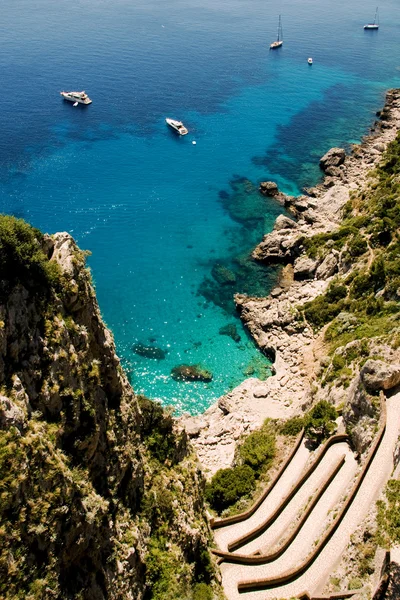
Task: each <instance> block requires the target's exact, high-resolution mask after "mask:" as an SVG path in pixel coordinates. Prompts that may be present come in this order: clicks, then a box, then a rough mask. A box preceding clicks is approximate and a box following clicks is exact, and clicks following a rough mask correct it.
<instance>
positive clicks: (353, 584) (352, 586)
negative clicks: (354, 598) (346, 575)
mask: <svg viewBox="0 0 400 600" xmlns="http://www.w3.org/2000/svg"><path fill="white" fill-rule="evenodd" d="M347 587H348V589H349V590H358V589H360V588H362V581H361V579H360V578H359V577H352V578H351V579H349V585H348V586H347Z"/></svg>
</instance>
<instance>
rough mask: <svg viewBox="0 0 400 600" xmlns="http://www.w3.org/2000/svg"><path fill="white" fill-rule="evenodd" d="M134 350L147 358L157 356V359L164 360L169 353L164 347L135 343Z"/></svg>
mask: <svg viewBox="0 0 400 600" xmlns="http://www.w3.org/2000/svg"><path fill="white" fill-rule="evenodd" d="M132 352H134V353H135V354H138V355H139V356H144V357H145V358H155V359H156V360H162V359H163V358H165V357H166V355H167V353H166V352H165V350H163V349H162V348H157V346H145V345H144V344H140V343H138V344H134V345H133V346H132Z"/></svg>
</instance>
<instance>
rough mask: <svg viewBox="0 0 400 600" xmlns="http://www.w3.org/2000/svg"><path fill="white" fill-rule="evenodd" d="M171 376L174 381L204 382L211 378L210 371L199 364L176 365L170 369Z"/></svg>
mask: <svg viewBox="0 0 400 600" xmlns="http://www.w3.org/2000/svg"><path fill="white" fill-rule="evenodd" d="M171 377H172V379H175V380H176V381H204V382H205V383H207V382H209V381H211V380H212V378H213V376H212V373H211V372H210V371H207V369H203V367H201V366H200V365H178V366H176V367H174V368H173V369H172V371H171Z"/></svg>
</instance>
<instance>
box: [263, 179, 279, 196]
mask: <svg viewBox="0 0 400 600" xmlns="http://www.w3.org/2000/svg"><path fill="white" fill-rule="evenodd" d="M260 192H261V193H262V194H263V195H264V196H270V197H274V196H277V195H278V194H279V190H278V186H277V185H276V183H275V181H262V182H261V183H260Z"/></svg>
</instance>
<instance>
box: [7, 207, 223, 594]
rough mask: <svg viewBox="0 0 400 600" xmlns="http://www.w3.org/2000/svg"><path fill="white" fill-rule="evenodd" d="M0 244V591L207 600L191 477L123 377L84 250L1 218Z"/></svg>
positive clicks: (198, 492)
mask: <svg viewBox="0 0 400 600" xmlns="http://www.w3.org/2000/svg"><path fill="white" fill-rule="evenodd" d="M0 249H1V252H0V254H1V259H0V261H1V264H0V268H1V277H0V279H1V295H0V596H1V598H4V599H5V600H8V599H10V600H11V598H12V599H13V600H14V599H18V598H20V599H21V600H22V599H28V600H35V599H47V598H74V599H78V600H79V599H82V600H83V599H86V598H91V599H93V600H97V599H99V600H100V599H102V598H105V597H113V598H115V599H121V600H122V599H125V598H135V600H144V599H148V600H161V599H162V600H175V599H177V600H179V599H182V600H211V598H212V597H213V596H214V597H216V596H217V595H218V593H219V592H218V586H216V584H215V582H214V568H213V565H212V563H211V559H210V554H209V552H208V542H209V536H210V532H209V528H208V524H207V518H206V513H205V507H204V499H203V495H204V485H205V484H204V481H203V478H202V475H201V473H200V472H199V469H198V466H197V463H196V460H195V457H194V456H193V454H192V452H191V449H190V446H189V445H188V442H187V437H186V434H185V433H184V432H183V431H180V430H178V429H177V428H176V425H175V422H174V420H173V419H172V417H171V415H170V414H169V413H168V412H165V411H164V410H163V409H162V408H161V406H160V405H159V404H156V403H153V402H151V401H150V400H148V399H146V398H137V397H136V396H135V395H134V393H133V391H132V389H131V387H130V386H129V383H128V381H127V379H126V377H125V375H124V373H123V372H122V369H121V367H120V365H119V361H118V359H117V357H116V355H115V348H114V344H113V340H112V337H111V335H110V333H109V332H108V331H107V330H106V329H105V327H104V325H103V323H102V321H101V317H100V313H99V310H98V306H97V302H96V298H95V294H94V291H93V288H92V287H91V280H90V275H89V272H88V271H87V269H85V265H84V261H85V255H84V253H82V252H81V251H80V250H79V249H78V248H77V247H76V245H75V243H74V242H73V240H72V238H70V237H69V236H68V235H67V234H56V235H55V236H54V237H53V238H51V237H49V236H43V235H42V234H41V233H40V232H38V231H37V230H35V229H33V228H31V227H30V226H29V225H27V224H26V223H24V222H23V221H20V220H17V219H13V218H12V217H2V216H0ZM44 300H45V302H44ZM214 592H215V593H214Z"/></svg>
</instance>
